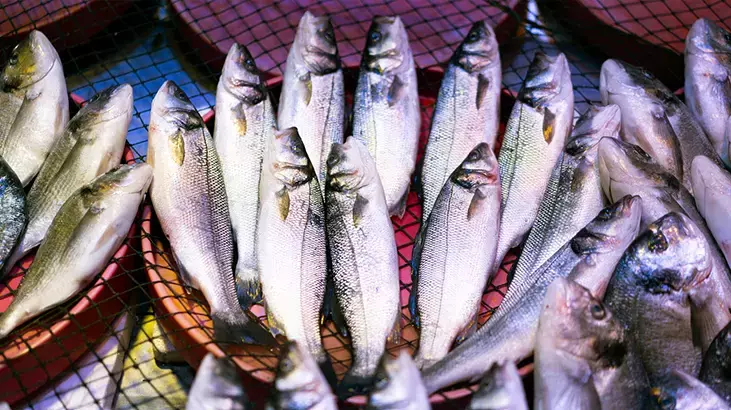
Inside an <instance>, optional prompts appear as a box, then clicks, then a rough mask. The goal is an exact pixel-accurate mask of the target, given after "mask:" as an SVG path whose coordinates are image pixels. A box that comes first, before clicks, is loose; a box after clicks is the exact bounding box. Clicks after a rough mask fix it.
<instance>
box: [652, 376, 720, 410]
mask: <svg viewBox="0 0 731 410" xmlns="http://www.w3.org/2000/svg"><path fill="white" fill-rule="evenodd" d="M652 396H653V398H654V399H655V401H656V402H657V404H658V406H659V407H660V408H661V409H663V410H665V409H678V410H685V409H687V410H728V409H730V408H731V407H729V406H728V403H726V402H724V400H723V399H722V398H721V397H719V396H718V395H717V394H716V393H714V391H713V390H711V388H709V387H708V386H706V385H705V384H703V382H701V381H700V380H698V379H696V378H695V377H693V376H691V375H690V374H688V373H686V372H683V371H681V370H677V369H675V370H671V371H669V372H668V373H666V374H664V375H663V376H662V378H661V381H659V382H658V383H657V387H654V388H653V389H652Z"/></svg>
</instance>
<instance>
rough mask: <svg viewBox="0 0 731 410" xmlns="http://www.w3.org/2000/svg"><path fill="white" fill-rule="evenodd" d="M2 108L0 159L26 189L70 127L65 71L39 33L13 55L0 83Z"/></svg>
mask: <svg viewBox="0 0 731 410" xmlns="http://www.w3.org/2000/svg"><path fill="white" fill-rule="evenodd" d="M0 107H2V109H0V156H2V157H3V158H4V159H5V161H6V162H7V163H8V165H10V167H11V168H12V169H13V171H14V172H15V173H16V174H17V175H18V178H19V179H20V182H21V183H23V186H25V185H28V184H29V183H30V181H31V180H32V179H33V177H34V176H35V175H36V174H37V173H38V171H39V170H40V169H41V166H42V165H43V161H45V160H46V156H47V155H48V153H49V152H50V151H51V148H52V147H53V144H54V143H55V142H56V140H57V139H58V138H59V137H60V136H61V133H62V132H63V129H64V128H65V127H66V123H67V122H68V121H69V100H68V93H67V92H66V79H65V78H64V75H63V66H62V65H61V60H60V58H59V57H58V53H56V49H55V48H53V45H51V42H50V41H48V38H46V36H44V35H43V33H41V32H40V31H37V30H33V31H31V32H30V34H29V35H28V37H26V38H25V39H24V40H22V41H21V42H20V43H19V44H18V45H17V46H15V48H14V49H13V51H12V52H11V54H10V59H9V60H8V63H7V65H6V66H5V68H4V69H3V72H2V77H0Z"/></svg>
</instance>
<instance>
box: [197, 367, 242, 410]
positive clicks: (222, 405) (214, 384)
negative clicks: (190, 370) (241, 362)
mask: <svg viewBox="0 0 731 410" xmlns="http://www.w3.org/2000/svg"><path fill="white" fill-rule="evenodd" d="M242 384H243V381H242V380H241V376H239V375H238V373H237V372H236V365H234V364H233V363H232V362H231V360H230V359H228V358H226V357H223V358H220V359H219V358H217V357H215V356H214V355H213V353H208V354H207V355H206V357H204V358H203V361H202V362H201V365H200V366H198V371H197V372H196V374H195V380H193V385H192V386H190V392H189V393H188V403H187V404H186V406H185V408H186V410H245V409H250V408H252V406H251V405H250V404H249V399H248V397H247V396H246V392H245V391H244V387H243V385H242Z"/></svg>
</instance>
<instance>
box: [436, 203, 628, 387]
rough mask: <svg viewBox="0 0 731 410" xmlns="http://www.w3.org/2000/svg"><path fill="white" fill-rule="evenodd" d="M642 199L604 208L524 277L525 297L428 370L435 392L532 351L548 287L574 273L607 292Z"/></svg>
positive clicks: (597, 290)
mask: <svg viewBox="0 0 731 410" xmlns="http://www.w3.org/2000/svg"><path fill="white" fill-rule="evenodd" d="M641 208H642V201H641V200H640V198H639V197H631V196H627V197H625V198H623V199H622V200H620V201H617V202H616V203H615V204H613V205H611V206H609V207H607V208H605V209H603V210H602V211H601V212H599V214H597V216H596V217H595V218H594V219H593V220H592V221H591V222H590V223H589V224H587V226H586V227H584V228H583V229H582V230H581V231H579V232H578V233H577V234H576V235H575V236H574V237H573V238H572V239H571V240H570V241H569V242H567V243H566V244H565V245H564V246H563V247H561V249H559V251H558V252H556V253H555V254H554V255H553V256H552V257H551V258H550V259H549V260H548V261H546V263H544V264H543V266H541V268H540V269H538V270H537V271H536V272H535V274H534V275H533V278H532V280H531V281H530V282H524V284H523V286H525V289H526V290H524V291H522V295H523V297H521V298H520V300H518V301H515V300H514V301H512V303H508V304H505V305H503V304H501V305H500V307H499V308H498V310H500V309H505V310H506V312H505V313H503V314H502V315H501V316H500V317H496V318H495V320H493V319H490V320H488V321H487V322H486V323H485V325H483V326H482V327H481V328H480V329H479V330H478V331H477V332H476V333H475V334H474V335H473V336H471V337H470V338H468V339H467V340H465V341H464V342H462V344H460V345H458V346H457V347H455V348H454V349H453V350H452V351H451V352H449V354H447V356H445V357H444V358H443V359H442V360H440V361H439V362H437V363H436V364H434V365H433V366H431V367H428V368H426V369H425V370H423V371H422V377H423V378H424V385H425V386H426V388H427V391H428V392H429V393H433V392H435V391H437V390H439V389H442V388H444V387H447V386H449V385H452V384H454V383H456V382H461V381H472V382H474V381H477V380H479V378H480V377H481V376H482V375H483V374H484V373H485V372H486V371H487V370H488V369H489V368H490V367H491V366H492V365H493V364H494V363H496V362H498V361H501V360H509V361H514V362H517V361H519V360H522V359H525V358H527V357H528V356H530V354H531V352H532V351H533V347H534V346H535V335H536V328H537V326H538V318H539V316H540V312H541V305H542V303H543V298H544V296H545V294H546V289H547V288H548V286H549V285H550V284H551V282H553V280H554V279H556V278H558V277H568V278H569V279H572V280H574V281H576V282H578V283H579V284H580V285H582V286H584V287H586V288H589V289H590V290H591V291H592V294H593V295H594V296H595V297H596V298H597V299H599V298H601V297H602V296H603V293H604V289H605V288H606V285H607V283H608V282H609V280H610V278H611V275H612V273H613V272H614V268H615V266H616V264H617V262H618V261H619V259H620V258H621V256H622V254H623V253H624V251H625V249H626V248H627V247H628V246H629V245H630V243H631V242H632V241H633V240H634V238H635V236H636V235H637V231H638V229H639V223H640V214H641Z"/></svg>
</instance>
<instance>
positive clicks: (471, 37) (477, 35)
mask: <svg viewBox="0 0 731 410" xmlns="http://www.w3.org/2000/svg"><path fill="white" fill-rule="evenodd" d="M479 38H480V33H478V32H477V31H471V32H470V34H468V35H467V42H468V43H474V42H475V41H477V39H479Z"/></svg>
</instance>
